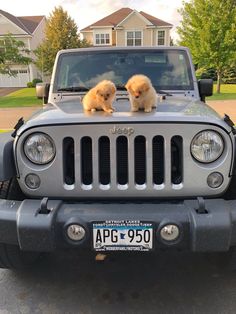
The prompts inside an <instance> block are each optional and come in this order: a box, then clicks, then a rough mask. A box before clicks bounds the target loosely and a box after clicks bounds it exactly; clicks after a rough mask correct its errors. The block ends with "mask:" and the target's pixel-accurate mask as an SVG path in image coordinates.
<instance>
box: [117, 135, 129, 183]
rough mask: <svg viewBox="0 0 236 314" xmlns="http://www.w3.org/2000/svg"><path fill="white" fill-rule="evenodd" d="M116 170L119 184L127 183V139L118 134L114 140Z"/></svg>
mask: <svg viewBox="0 0 236 314" xmlns="http://www.w3.org/2000/svg"><path fill="white" fill-rule="evenodd" d="M116 171H117V182H118V184H120V185H125V184H127V183H128V140H127V138H126V137H125V136H119V137H118V138H117V140H116Z"/></svg>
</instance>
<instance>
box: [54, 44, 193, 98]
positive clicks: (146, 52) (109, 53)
mask: <svg viewBox="0 0 236 314" xmlns="http://www.w3.org/2000/svg"><path fill="white" fill-rule="evenodd" d="M157 54H159V55H161V54H162V55H163V56H165V55H166V56H167V57H168V56H170V55H173V54H176V56H177V55H181V56H182V57H181V60H184V62H185V63H184V66H185V72H186V73H185V75H186V77H187V79H188V83H187V84H171V85H169V84H167V85H163V84H162V85H158V84H156V82H154V81H155V79H153V76H155V77H158V73H157V72H155V71H158V67H159V68H161V66H162V64H158V63H157V62H156V61H155V60H154V61H155V62H156V63H152V62H150V64H148V66H146V64H145V66H146V68H145V69H146V70H147V69H149V70H150V73H149V72H148V70H147V71H146V72H145V71H141V70H140V69H141V66H140V67H139V63H137V64H138V66H137V64H136V65H134V66H133V65H130V66H129V64H128V65H126V64H125V66H126V68H125V71H126V70H127V69H129V70H131V71H130V72H131V73H130V74H129V75H128V70H127V77H125V75H124V77H125V78H124V79H123V78H122V79H123V81H120V82H116V81H114V80H113V79H112V77H111V75H110V73H108V72H105V73H104V74H103V75H101V79H100V80H102V79H110V80H112V81H114V83H115V84H118V85H125V83H126V81H127V80H128V78H129V77H130V76H132V75H134V74H144V75H147V76H148V77H149V78H150V79H151V81H152V83H153V85H154V87H155V88H156V90H166V91H175V90H176V91H178V90H179V91H185V90H187V91H189V90H194V78H193V75H192V69H191V65H190V60H189V56H188V54H187V51H186V50H181V49H173V48H172V49H130V50H129V49H124V50H122V49H120V50H113V49H110V50H109V49H107V50H96V48H94V51H93V50H92V49H91V50H89V51H71V52H66V53H62V54H60V55H59V59H58V63H57V69H56V73H55V82H54V89H53V92H55V93H56V92H58V89H60V88H63V87H71V86H70V85H66V86H62V85H59V80H60V77H61V74H62V73H63V72H61V73H60V71H61V67H62V65H63V62H64V58H68V57H71V58H76V57H77V58H78V57H79V58H81V60H82V58H84V60H85V61H84V62H83V63H82V61H81V65H82V64H83V67H84V70H83V71H84V72H83V73H86V72H89V70H91V69H92V70H93V71H95V73H96V70H97V68H98V67H99V66H102V65H101V63H102V61H103V62H104V60H105V61H106V60H109V58H111V57H112V58H114V59H118V57H119V58H121V57H122V56H126V58H127V59H128V58H129V57H132V56H133V58H134V56H135V57H137V56H138V57H140V58H141V57H144V58H145V57H147V58H149V59H150V57H154V58H155V57H156V56H157ZM90 56H91V57H92V58H93V59H97V60H98V62H97V63H95V65H94V66H93V67H89V62H90V61H91V60H92V59H91V60H89V57H90ZM116 57H117V58H116ZM130 59H131V60H132V58H130ZM99 60H101V63H100V64H99ZM145 60H146V59H145ZM86 62H87V64H86ZM96 64H97V68H96ZM153 64H154V66H153ZM167 64H168V63H166V65H165V64H164V65H163V68H164V70H165V69H166V68H165V66H167ZM107 65H108V66H110V64H107ZM160 65H161V66H160ZM168 65H170V64H168ZM171 66H172V64H171ZM155 67H156V68H155ZM116 69H117V70H119V71H122V66H120V67H119V66H117V65H116ZM111 70H114V69H113V68H111ZM111 72H114V71H111ZM151 72H152V73H154V74H151ZM76 73H78V71H77V72H76ZM81 73H82V70H81ZM81 73H80V75H81ZM106 73H108V75H107V76H106V75H105V74H106ZM169 73H171V72H169ZM171 74H172V73H171ZM91 77H92V76H91ZM97 77H99V75H97ZM117 77H118V76H117ZM117 77H116V78H117ZM174 78H175V80H176V81H178V82H179V81H180V80H179V79H178V77H177V76H176V77H174ZM96 80H97V81H96ZM170 80H171V79H169V81H170ZM90 81H91V82H90V84H84V83H82V84H81V82H80V83H77V84H75V83H73V84H74V85H73V86H77V87H79V86H81V87H86V88H88V89H89V88H91V87H93V86H95V85H96V83H98V81H99V79H97V78H96V77H95V78H94V82H93V81H92V79H91V80H90Z"/></svg>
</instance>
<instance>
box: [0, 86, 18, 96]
mask: <svg viewBox="0 0 236 314" xmlns="http://www.w3.org/2000/svg"><path fill="white" fill-rule="evenodd" d="M19 89H22V87H0V97H3V96H6V95H8V94H10V93H13V92H15V91H16V90H19Z"/></svg>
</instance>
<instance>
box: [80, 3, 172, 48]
mask: <svg viewBox="0 0 236 314" xmlns="http://www.w3.org/2000/svg"><path fill="white" fill-rule="evenodd" d="M172 26H173V25H172V24H170V23H167V22H165V21H162V20H160V19H158V18H156V17H154V16H151V15H149V14H147V13H145V12H143V11H140V12H138V11H136V10H132V9H130V8H122V9H120V10H118V11H116V12H114V13H112V14H110V15H108V16H106V17H104V18H103V19H101V20H99V21H97V22H95V23H93V24H91V25H89V26H87V27H85V28H84V29H82V30H81V31H80V32H81V33H82V34H83V37H84V39H86V40H87V41H88V42H89V43H90V44H92V45H93V46H162V45H165V46H169V45H170V30H171V28H172Z"/></svg>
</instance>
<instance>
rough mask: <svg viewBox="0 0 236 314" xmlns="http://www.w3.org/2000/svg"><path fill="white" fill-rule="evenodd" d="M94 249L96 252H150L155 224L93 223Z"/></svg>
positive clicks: (126, 222)
mask: <svg viewBox="0 0 236 314" xmlns="http://www.w3.org/2000/svg"><path fill="white" fill-rule="evenodd" d="M93 248H94V249H95V250H96V251H150V250H151V249H152V248H153V224H152V223H150V222H142V221H139V220H138V221H137V220H135V221H133V220H119V221H116V220H109V221H99V222H93Z"/></svg>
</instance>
